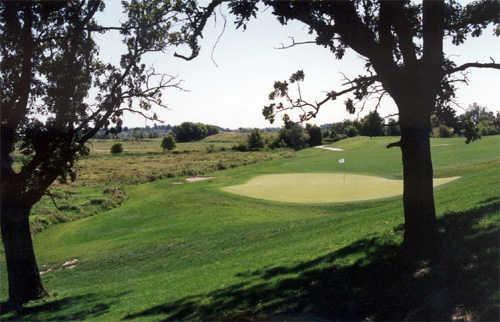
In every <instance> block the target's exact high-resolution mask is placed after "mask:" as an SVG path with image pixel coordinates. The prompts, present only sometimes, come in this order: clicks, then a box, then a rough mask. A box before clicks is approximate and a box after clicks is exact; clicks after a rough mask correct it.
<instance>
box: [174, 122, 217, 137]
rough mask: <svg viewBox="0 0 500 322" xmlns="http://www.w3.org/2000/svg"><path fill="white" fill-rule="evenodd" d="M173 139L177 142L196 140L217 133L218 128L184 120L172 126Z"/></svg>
mask: <svg viewBox="0 0 500 322" xmlns="http://www.w3.org/2000/svg"><path fill="white" fill-rule="evenodd" d="M172 132H173V133H174V135H175V139H176V140H177V141H178V142H190V141H198V140H201V139H204V138H206V137H207V136H209V135H213V134H217V133H219V129H218V128H217V127H216V126H213V125H206V124H203V123H193V122H184V123H181V124H180V125H176V126H174V127H173V128H172Z"/></svg>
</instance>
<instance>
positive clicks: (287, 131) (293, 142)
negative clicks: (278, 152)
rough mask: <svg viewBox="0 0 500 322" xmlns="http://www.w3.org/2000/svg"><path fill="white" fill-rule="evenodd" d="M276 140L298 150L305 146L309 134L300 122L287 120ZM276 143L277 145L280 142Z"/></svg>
mask: <svg viewBox="0 0 500 322" xmlns="http://www.w3.org/2000/svg"><path fill="white" fill-rule="evenodd" d="M276 140H277V142H283V143H284V144H285V146H286V147H289V148H292V149H294V150H300V149H303V148H306V147H307V142H308V141H309V136H308V135H307V134H306V132H305V131H304V128H303V127H302V126H301V125H300V124H297V123H294V122H287V123H286V125H285V126H284V127H283V128H282V129H281V130H280V132H279V135H278V137H277V139H276ZM276 145H277V146H279V145H280V144H276Z"/></svg>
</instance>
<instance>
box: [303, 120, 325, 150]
mask: <svg viewBox="0 0 500 322" xmlns="http://www.w3.org/2000/svg"><path fill="white" fill-rule="evenodd" d="M306 132H307V135H308V136H309V141H308V142H307V143H308V145H309V146H318V145H321V144H323V133H322V132H321V128H320V127H319V126H317V125H311V124H307V125H306Z"/></svg>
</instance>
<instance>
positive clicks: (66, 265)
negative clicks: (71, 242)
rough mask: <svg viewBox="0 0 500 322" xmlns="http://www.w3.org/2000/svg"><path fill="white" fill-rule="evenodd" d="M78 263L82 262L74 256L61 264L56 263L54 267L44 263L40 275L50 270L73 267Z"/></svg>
mask: <svg viewBox="0 0 500 322" xmlns="http://www.w3.org/2000/svg"><path fill="white" fill-rule="evenodd" d="M78 264H80V260H79V259H77V258H73V259H70V260H67V261H65V262H64V263H62V264H60V265H55V266H52V267H49V266H47V265H42V269H41V270H40V275H45V274H48V273H50V272H56V271H59V270H62V269H73V268H75V267H76V266H77V265H78Z"/></svg>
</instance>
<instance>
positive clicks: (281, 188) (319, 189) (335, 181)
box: [223, 173, 458, 203]
mask: <svg viewBox="0 0 500 322" xmlns="http://www.w3.org/2000/svg"><path fill="white" fill-rule="evenodd" d="M455 179H458V177H450V178H436V179H434V186H438V185H442V184H445V183H448V182H451V181H453V180H455ZM223 190H224V191H227V192H231V193H235V194H238V195H242V196H247V197H252V198H259V199H265V200H273V201H283V202H298V203H330V202H352V201H362V200H371V199H379V198H388V197H393V196H397V195H400V194H402V192H403V181H402V180H394V179H386V178H383V177H376V176H366V175H360V174H350V173H347V174H343V173H283V174H267V175H261V176H257V177H254V178H252V179H250V180H249V181H247V182H246V183H244V184H240V185H234V186H229V187H225V188H223Z"/></svg>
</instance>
